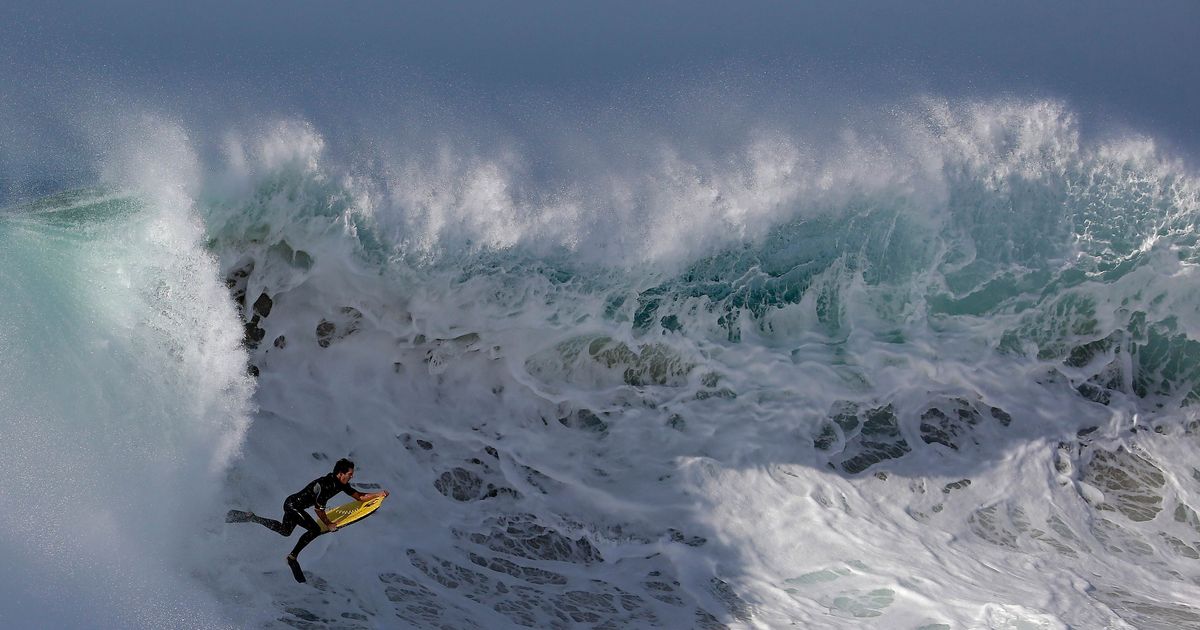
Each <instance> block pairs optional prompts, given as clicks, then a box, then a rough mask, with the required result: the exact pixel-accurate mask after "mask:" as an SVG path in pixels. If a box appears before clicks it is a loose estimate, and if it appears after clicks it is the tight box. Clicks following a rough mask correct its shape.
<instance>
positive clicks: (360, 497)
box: [350, 490, 389, 502]
mask: <svg viewBox="0 0 1200 630" xmlns="http://www.w3.org/2000/svg"><path fill="white" fill-rule="evenodd" d="M388 494H389V493H388V491H387V490H382V491H380V492H372V493H371V494H365V493H363V492H358V491H357V490H356V491H354V492H351V493H350V496H352V497H354V500H355V501H364V502H365V501H370V500H371V499H375V498H378V497H386V496H387V495H388Z"/></svg>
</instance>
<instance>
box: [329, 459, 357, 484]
mask: <svg viewBox="0 0 1200 630" xmlns="http://www.w3.org/2000/svg"><path fill="white" fill-rule="evenodd" d="M333 476H334V477H337V478H338V481H340V482H342V483H349V482H350V478H351V477H353V476H354V462H352V461H350V460H348V459H346V458H344V457H343V458H342V459H339V460H337V463H336V464H334V465H333Z"/></svg>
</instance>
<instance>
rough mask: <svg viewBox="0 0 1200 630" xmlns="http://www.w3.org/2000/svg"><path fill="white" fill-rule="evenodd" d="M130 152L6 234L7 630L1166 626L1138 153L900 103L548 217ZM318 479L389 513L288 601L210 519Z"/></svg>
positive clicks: (1184, 379)
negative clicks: (353, 488)
mask: <svg viewBox="0 0 1200 630" xmlns="http://www.w3.org/2000/svg"><path fill="white" fill-rule="evenodd" d="M134 119H135V122H134V123H131V124H130V125H128V126H127V127H125V128H124V131H123V132H122V133H121V134H118V135H119V136H120V137H119V138H117V139H116V140H115V141H114V142H113V144H112V147H113V148H112V149H111V150H110V151H108V152H107V153H105V156H104V158H103V168H102V169H101V170H102V172H101V177H100V178H99V181H100V185H97V186H87V187H83V188H76V189H68V190H65V191H62V192H58V193H55V194H48V195H34V196H32V197H31V198H27V199H25V200H22V201H20V202H17V203H14V204H13V205H11V206H9V207H7V208H5V209H4V210H3V211H0V295H3V296H4V299H3V300H2V301H0V358H2V359H3V360H2V361H0V422H3V425H2V427H3V435H4V439H3V440H2V441H0V455H2V457H0V461H3V462H4V463H5V465H6V466H5V467H6V469H7V470H6V472H7V473H8V480H7V481H6V483H4V484H0V499H3V502H4V504H5V505H6V506H7V509H6V510H4V512H3V515H0V527H3V530H4V532H5V535H4V536H2V537H0V552H3V554H4V555H5V556H6V558H7V560H8V561H7V564H8V565H9V566H8V568H7V569H6V573H7V574H8V575H10V576H12V575H19V576H21V577H20V579H10V580H6V581H5V583H4V590H3V591H2V592H0V595H2V599H0V622H3V625H6V626H8V625H12V626H14V627H15V626H16V625H28V624H31V623H32V624H34V625H45V626H68V627H85V626H86V627H95V626H103V627H164V626H171V627H245V626H253V627H278V628H283V627H296V628H315V627H338V628H385V627H386V628H391V627H417V628H489V629H490V628H513V627H537V628H574V627H588V628H652V627H664V628H684V627H695V628H726V627H728V628H785V627H800V628H817V627H819V628H904V629H912V630H916V629H918V628H920V629H924V630H933V629H939V630H940V629H949V628H991V629H996V630H1001V629H1005V630H1010V629H1011V630H1018V629H1020V630H1027V629H1057V628H1181V627H1200V515H1198V514H1197V510H1198V509H1200V468H1197V466H1200V464H1197V462H1200V457H1198V456H1200V413H1198V412H1197V403H1200V276H1198V273H1200V271H1198V270H1200V266H1198V265H1200V248H1198V243H1200V241H1198V239H1200V231H1198V229H1197V228H1198V225H1197V224H1198V222H1200V188H1198V186H1197V174H1196V173H1195V172H1194V171H1193V170H1189V167H1187V166H1186V165H1185V164H1184V163H1183V162H1182V161H1180V160H1178V159H1176V158H1174V157H1173V156H1172V155H1171V154H1170V152H1169V151H1166V150H1164V149H1162V148H1160V146H1159V144H1158V143H1157V142H1156V140H1155V139H1154V138H1153V137H1150V136H1145V135H1137V134H1133V133H1128V132H1126V133H1112V134H1106V135H1104V136H1102V137H1087V138H1085V137H1084V136H1083V134H1081V131H1080V124H1079V122H1078V116H1077V115H1076V113H1075V112H1073V111H1072V110H1071V109H1070V107H1068V106H1067V105H1065V104H1063V103H1060V102H1057V101H1050V100H1025V101H1022V100H1003V99H998V100H976V101H948V100H939V99H932V98H930V99H922V100H919V101H918V102H915V103H911V104H907V105H905V106H903V107H897V108H896V109H895V110H893V111H892V112H891V113H890V114H889V116H887V117H885V119H884V120H883V121H882V122H878V121H877V122H876V124H873V125H870V126H869V127H857V126H855V125H853V124H847V125H846V126H844V127H842V128H839V129H837V130H835V131H834V132H832V133H825V134H821V135H820V136H811V137H810V136H805V135H804V134H802V133H798V132H793V131H783V130H778V129H776V130H772V129H757V130H754V131H752V132H747V133H745V134H744V135H743V136H739V137H735V138H732V139H730V140H729V141H727V142H723V143H721V146H720V147H718V148H712V147H707V148H697V147H696V146H693V145H690V144H689V143H686V142H679V143H672V142H671V141H670V139H669V138H667V139H665V140H664V139H661V138H657V139H647V140H646V141H645V143H644V144H643V145H639V146H637V147H636V150H634V149H630V156H631V157H630V159H629V161H628V162H622V160H621V159H615V158H612V156H611V155H610V154H608V153H605V152H604V150H602V149H599V148H597V149H595V151H596V154H592V153H589V152H588V150H587V149H576V150H575V154H574V155H575V161H574V162H573V163H571V164H569V165H567V167H564V168H562V169H561V170H560V171H556V173H555V174H554V176H545V174H544V173H541V172H539V169H538V166H537V160H536V159H535V158H534V157H533V156H531V155H530V154H529V153H528V147H522V146H521V145H520V144H519V143H517V144H515V145H514V144H505V143H498V144H496V145H480V143H478V142H452V141H446V142H443V143H441V144H439V145H437V146H435V147H433V148H430V147H427V146H423V147H421V148H419V149H414V150H411V151H407V152H405V151H385V150H382V149H381V150H379V151H378V152H376V153H374V154H371V155H369V156H368V158H363V159H358V160H350V161H347V160H342V159H339V158H338V156H337V155H336V152H334V151H332V150H331V149H330V146H331V144H334V143H336V142H337V141H338V138H337V137H336V134H337V133H338V132H337V131H336V130H325V129H322V127H321V126H320V125H318V124H317V123H314V122H312V121H310V120H306V119H303V118H297V117H288V116H282V117H277V118H273V119H271V120H270V121H269V122H268V123H266V124H261V125H257V126H256V127H254V130H252V131H246V130H244V129H230V130H228V132H227V133H226V134H225V135H223V136H221V137H220V139H219V141H217V142H212V141H211V139H204V140H202V139H199V138H197V137H196V135H195V133H194V132H193V130H191V129H189V128H188V127H187V125H185V124H183V123H180V122H177V121H174V120H171V119H166V118H156V117H153V116H148V115H147V116H141V117H137V116H135V117H134ZM610 140H613V143H614V144H618V140H624V138H616V137H615V136H614V138H610ZM213 146H215V147H216V148H215V149H212V147H213ZM210 153H211V154H212V155H209V154H210ZM598 154H599V155H598ZM619 157H620V156H619V155H618V158H619ZM340 457H350V458H352V459H354V460H355V461H356V463H357V465H358V468H357V475H356V479H355V483H356V484H357V485H358V487H359V488H361V489H363V490H365V491H374V490H375V489H377V488H385V489H387V490H389V491H390V492H391V493H392V496H391V497H390V498H389V499H388V500H387V501H386V502H385V503H384V505H383V507H382V508H381V510H380V511H379V512H378V513H377V514H376V515H374V516H372V518H370V519H368V520H366V521H363V522H362V523H361V524H358V525H355V526H354V527H353V528H349V529H347V530H345V531H342V532H338V533H336V534H334V535H330V536H323V537H321V538H319V539H317V541H315V542H314V543H313V544H312V545H310V547H309V548H308V549H307V550H306V551H305V552H304V554H302V555H301V558H300V559H301V562H302V564H303V565H304V567H305V570H306V572H307V573H308V576H309V581H308V583H307V584H304V585H299V584H296V583H295V582H293V581H292V579H291V577H290V574H289V572H288V570H287V567H286V566H285V565H284V563H283V557H284V555H285V554H286V553H287V551H288V550H289V549H290V547H291V544H292V543H291V542H289V541H285V540H283V539H282V538H280V537H279V536H277V535H276V534H274V533H272V532H270V531H268V530H266V529H264V528H261V527H257V526H254V525H244V524H226V523H224V522H223V515H224V513H225V511H226V510H227V509H229V508H238V509H249V510H253V511H255V512H257V513H259V514H262V515H266V516H271V517H275V518H277V517H278V512H279V511H280V505H281V503H282V500H283V498H284V497H285V496H286V495H288V494H290V493H292V492H294V491H295V490H297V489H298V488H299V487H300V486H301V485H302V484H303V483H304V482H306V481H308V480H309V479H312V478H314V477H316V476H319V475H322V474H324V473H325V472H327V471H328V470H329V469H330V468H331V466H332V462H333V461H335V460H336V459H338V458H340Z"/></svg>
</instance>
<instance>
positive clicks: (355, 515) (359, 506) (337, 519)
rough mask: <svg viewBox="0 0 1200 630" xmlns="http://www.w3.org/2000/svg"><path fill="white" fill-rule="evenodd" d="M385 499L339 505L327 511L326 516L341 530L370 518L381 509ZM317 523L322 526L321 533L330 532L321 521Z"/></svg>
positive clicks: (376, 498) (377, 498) (379, 498)
mask: <svg viewBox="0 0 1200 630" xmlns="http://www.w3.org/2000/svg"><path fill="white" fill-rule="evenodd" d="M383 499H384V497H375V498H374V499H371V500H370V501H366V502H363V501H351V502H349V503H347V504H345V505H339V506H337V507H335V508H333V509H332V510H325V516H328V517H329V520H331V521H333V524H334V525H337V526H338V529H341V528H343V527H345V526H347V525H349V524H351V523H355V522H357V521H361V520H362V519H364V518H366V517H368V516H370V515H371V513H372V512H374V511H375V510H377V509H379V506H380V505H381V504H382V503H383ZM317 521H318V522H317V524H318V525H320V526H321V531H323V532H327V531H329V528H327V527H325V523H321V522H320V519H317Z"/></svg>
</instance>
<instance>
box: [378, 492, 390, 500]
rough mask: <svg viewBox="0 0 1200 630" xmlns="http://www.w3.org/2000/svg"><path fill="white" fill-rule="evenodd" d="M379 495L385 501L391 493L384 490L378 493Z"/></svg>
mask: <svg viewBox="0 0 1200 630" xmlns="http://www.w3.org/2000/svg"><path fill="white" fill-rule="evenodd" d="M379 494H382V495H383V498H385V499H386V498H387V497H388V495H389V494H391V493H390V492H388V491H387V490H384V491H382V492H380V493H379Z"/></svg>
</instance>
